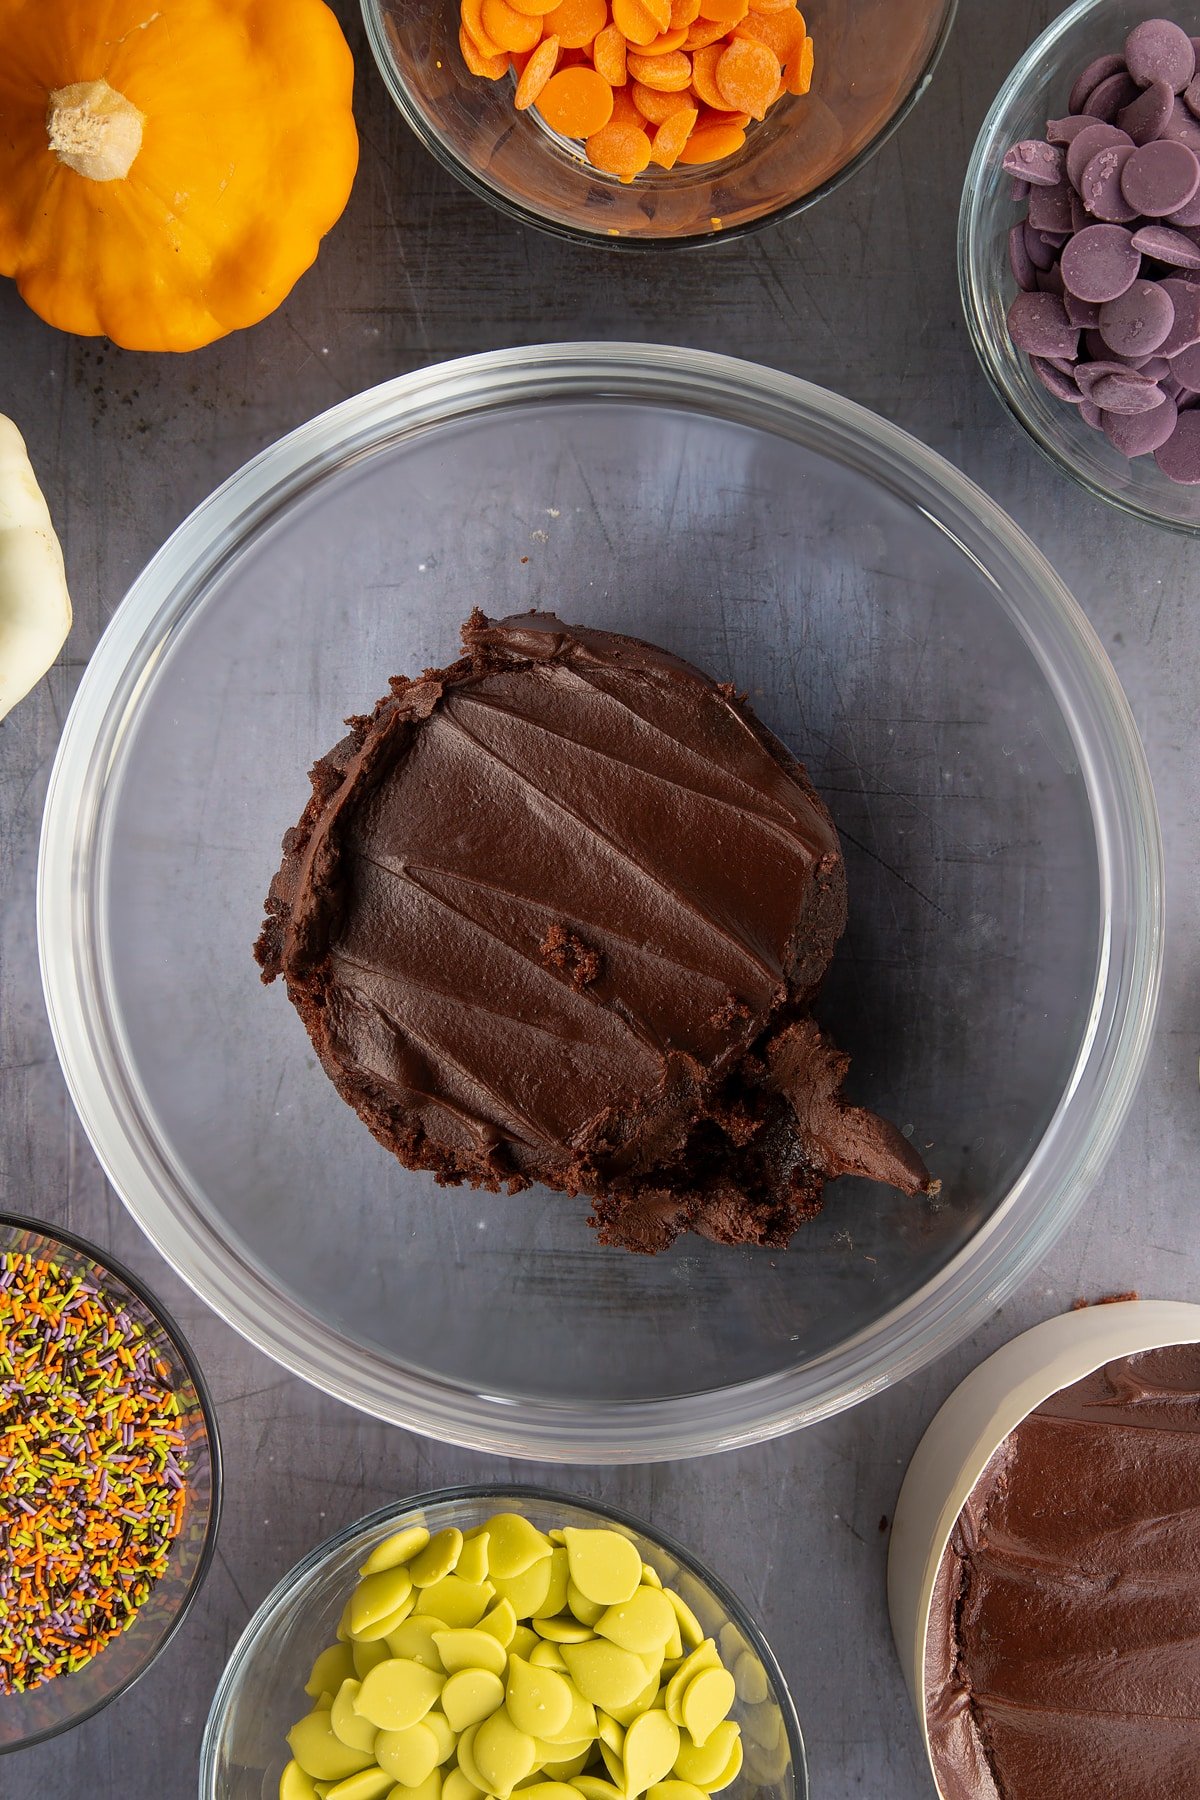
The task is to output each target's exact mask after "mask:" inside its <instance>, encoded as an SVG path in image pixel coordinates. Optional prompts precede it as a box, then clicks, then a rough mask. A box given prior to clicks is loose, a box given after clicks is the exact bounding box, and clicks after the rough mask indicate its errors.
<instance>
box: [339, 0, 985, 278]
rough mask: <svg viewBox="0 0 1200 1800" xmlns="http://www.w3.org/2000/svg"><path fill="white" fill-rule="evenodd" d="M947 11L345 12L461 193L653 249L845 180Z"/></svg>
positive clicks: (616, 242) (947, 20) (631, 6)
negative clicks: (357, 20) (353, 17)
mask: <svg viewBox="0 0 1200 1800" xmlns="http://www.w3.org/2000/svg"><path fill="white" fill-rule="evenodd" d="M955 4H956V0H856V4H855V5H853V6H848V5H846V4H844V0H559V3H558V4H556V5H552V6H549V7H548V6H547V4H546V0H515V3H514V5H513V6H509V5H508V0H432V4H422V5H417V4H415V0H362V10H363V17H364V19H365V21H366V26H367V33H368V37H369V39H370V43H371V48H372V50H373V52H374V55H375V60H376V62H377V64H378V65H379V70H380V73H381V74H382V76H383V79H384V82H385V84H386V86H387V88H388V91H389V92H390V94H391V96H392V99H393V100H394V101H395V103H396V105H397V107H398V108H399V109H400V112H401V113H402V114H403V116H404V118H405V120H406V121H407V123H408V125H409V126H410V127H411V128H412V130H413V131H414V132H415V133H416V135H417V137H418V138H420V140H421V142H422V143H423V144H424V145H425V148H426V149H427V150H429V151H431V152H432V154H433V155H434V156H436V157H437V159H438V161H439V162H441V163H442V164H443V165H444V166H445V167H446V168H447V169H449V170H450V172H451V173H452V174H453V175H456V176H457V177H458V178H459V180H460V181H462V182H464V183H465V185H466V186H467V187H469V188H470V189H471V190H472V192H473V193H475V194H478V195H479V196H480V197H481V198H483V199H485V200H488V201H490V202H491V203H492V205H493V206H498V207H499V208H500V209H501V211H503V212H506V213H508V214H510V215H511V216H512V217H514V218H517V219H520V220H521V221H522V222H523V223H524V224H527V225H536V226H538V227H540V228H541V229H542V230H544V231H549V232H552V233H554V234H555V235H556V236H559V237H567V238H573V239H575V240H577V241H583V242H589V243H594V244H604V245H609V246H612V247H613V248H616V249H626V250H655V249H662V248H663V247H664V246H665V245H672V246H687V245H697V244H705V243H716V242H719V241H721V240H722V239H725V238H728V237H731V236H734V237H736V236H739V235H740V234H742V233H744V232H747V231H751V230H754V229H756V228H757V227H759V226H762V225H766V224H768V223H770V222H771V221H773V220H777V219H782V218H786V217H788V216H790V215H791V214H793V213H797V212H800V211H802V210H803V209H804V208H805V207H808V206H812V205H813V204H814V203H815V202H816V201H818V200H820V199H821V198H822V197H823V196H824V195H825V194H828V193H830V192H832V190H833V189H834V188H836V187H838V186H839V185H840V184H841V183H842V182H843V181H845V180H847V179H848V178H849V177H850V176H852V175H853V174H854V173H855V172H856V171H857V170H858V169H859V168H861V167H862V165H863V164H864V163H865V162H866V161H867V160H868V159H869V158H870V157H871V155H873V153H874V152H875V151H876V150H877V149H878V148H879V147H880V145H882V144H884V143H886V141H887V139H888V138H889V137H890V136H891V134H892V132H893V131H895V129H896V128H897V126H898V125H899V124H900V123H901V122H902V120H903V119H905V118H906V117H907V115H908V112H909V110H910V109H911V108H912V106H913V105H914V104H915V103H916V101H917V100H918V99H919V98H920V96H921V95H922V94H923V93H924V92H925V89H926V88H927V87H928V85H929V82H930V79H931V77H932V75H933V70H934V67H935V65H936V63H937V59H938V57H939V55H940V53H941V50H942V47H943V46H944V44H945V42H946V38H947V36H948V34H949V31H950V27H951V24H952V21H953V18H954V12H955ZM518 7H519V9H520V10H518ZM485 13H486V14H487V17H486V19H485V17H484V14H485ZM664 22H665V26H666V28H665V29H663V26H664ZM489 32H491V33H496V34H498V36H499V37H500V38H502V39H505V40H506V44H507V45H508V46H512V48H511V49H509V48H507V47H505V46H500V47H501V49H502V51H503V54H502V55H501V56H499V57H493V56H491V55H488V56H485V57H484V58H483V60H482V61H481V59H480V50H481V47H482V49H483V50H485V51H488V52H492V51H495V50H496V49H497V44H496V43H495V42H493V40H492V38H491V37H490V36H489ZM729 50H732V52H733V54H732V57H730V58H728V59H727V60H726V61H725V62H724V64H722V61H721V59H722V57H723V56H724V55H725V53H726V51H729ZM772 57H774V62H773V63H772V60H771V59H772ZM614 58H615V61H614ZM664 59H665V60H664ZM722 83H723V84H724V86H723V87H722ZM764 83H765V85H761V84H764ZM715 102H720V103H721V104H720V106H719V107H718V106H716V105H714V104H713V103H715ZM727 109H728V110H727ZM737 109H741V110H737ZM660 134H661V135H660Z"/></svg>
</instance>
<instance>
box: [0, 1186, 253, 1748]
mask: <svg viewBox="0 0 1200 1800" xmlns="http://www.w3.org/2000/svg"><path fill="white" fill-rule="evenodd" d="M7 1230H15V1231H28V1232H32V1233H33V1234H34V1235H35V1236H37V1237H40V1238H42V1239H43V1240H44V1242H46V1243H47V1244H50V1245H54V1244H62V1245H63V1246H64V1247H65V1248H66V1249H68V1250H73V1251H74V1252H75V1253H76V1255H78V1256H86V1257H87V1259H88V1261H89V1262H92V1263H95V1265H96V1267H97V1268H98V1269H99V1270H101V1271H102V1272H103V1273H104V1274H106V1275H114V1276H115V1277H116V1279H117V1280H118V1281H119V1282H121V1283H122V1284H123V1285H124V1286H125V1287H127V1288H128V1289H129V1290H130V1292H131V1293H132V1294H135V1295H136V1296H137V1298H138V1299H139V1300H140V1301H141V1303H142V1305H143V1306H144V1307H145V1308H146V1311H147V1312H148V1313H150V1315H151V1316H152V1318H154V1320H155V1321H156V1322H157V1323H158V1324H159V1325H160V1326H161V1327H162V1329H163V1330H164V1331H165V1332H166V1334H167V1336H168V1337H169V1338H170V1340H171V1343H172V1345H173V1346H174V1348H175V1352H176V1354H177V1356H178V1357H179V1360H180V1362H181V1363H182V1364H183V1366H184V1368H185V1369H186V1371H187V1375H188V1379H189V1381H190V1382H191V1384H192V1386H193V1387H194V1388H195V1390H196V1397H197V1399H198V1400H199V1402H200V1414H201V1417H202V1418H203V1420H204V1435H205V1438H206V1440H207V1443H208V1460H209V1468H210V1471H211V1476H210V1479H211V1482H212V1504H211V1506H210V1507H209V1514H208V1523H207V1525H206V1526H205V1529H204V1545H203V1548H202V1549H201V1551H200V1555H199V1557H198V1558H197V1560H196V1567H195V1569H194V1570H193V1571H192V1578H191V1580H190V1581H189V1583H188V1585H187V1588H186V1590H185V1592H184V1594H183V1597H182V1599H181V1600H180V1603H179V1607H178V1610H177V1611H176V1613H175V1616H174V1618H173V1619H172V1620H171V1622H170V1624H169V1625H168V1626H167V1628H166V1630H165V1632H164V1633H163V1636H162V1637H161V1638H160V1639H159V1642H158V1643H157V1644H156V1645H155V1648H154V1650H153V1651H152V1652H151V1654H150V1655H149V1656H147V1657H146V1659H145V1661H144V1662H142V1663H140V1664H139V1666H138V1667H137V1668H136V1669H134V1670H133V1671H132V1672H131V1673H130V1674H129V1675H127V1676H126V1677H125V1680H124V1681H122V1682H120V1683H119V1685H118V1686H116V1687H115V1688H113V1690H112V1692H111V1693H109V1694H105V1695H104V1696H103V1697H102V1698H101V1699H99V1700H97V1701H95V1702H94V1703H93V1705H91V1706H89V1707H86V1708H85V1709H84V1710H83V1711H82V1712H77V1713H72V1714H71V1716H70V1718H67V1719H63V1720H61V1721H60V1723H59V1724H57V1725H48V1726H47V1727H46V1728H45V1730H43V1731H34V1732H30V1733H29V1735H28V1736H27V1737H23V1738H20V1739H19V1740H18V1741H17V1742H16V1743H12V1744H0V1756H7V1755H9V1754H11V1752H13V1751H14V1750H29V1749H31V1748H32V1747H33V1746H34V1745H35V1744H44V1743H47V1742H49V1740H50V1739H51V1738H56V1737H58V1736H59V1735H60V1733H62V1732H64V1731H73V1730H74V1729H75V1727H76V1726H77V1725H82V1724H84V1723H85V1721H86V1720H88V1719H94V1718H95V1716H96V1714H97V1713H99V1712H103V1710H104V1708H105V1707H106V1706H109V1705H111V1703H112V1702H113V1701H114V1700H118V1699H120V1697H121V1695H122V1694H127V1693H128V1692H129V1690H130V1688H131V1687H132V1686H133V1685H134V1683H135V1682H137V1681H140V1680H141V1678H142V1676H143V1675H145V1673H146V1672H147V1670H148V1669H152V1668H153V1667H154V1664H155V1663H156V1662H157V1661H158V1659H159V1657H160V1656H161V1655H162V1653H163V1651H164V1650H165V1649H166V1647H167V1645H168V1644H169V1643H170V1642H171V1640H172V1639H173V1638H174V1636H175V1634H176V1632H177V1631H178V1630H179V1628H180V1626H181V1625H182V1624H183V1621H184V1620H185V1619H186V1617H187V1615H188V1613H189V1612H190V1611H191V1609H192V1604H193V1602H194V1601H195V1599H196V1596H197V1594H198V1593H199V1592H200V1589H201V1588H202V1587H203V1586H204V1582H205V1580H206V1578H207V1576H208V1571H209V1569H210V1568H211V1567H212V1561H213V1557H214V1556H215V1555H216V1549H217V1532H218V1530H219V1527H220V1523H221V1507H222V1503H223V1500H224V1467H223V1463H222V1454H221V1434H220V1430H219V1427H218V1425H217V1414H216V1408H215V1407H214V1405H213V1401H212V1395H211V1394H210V1393H209V1390H208V1383H207V1382H206V1381H205V1379H204V1373H203V1371H202V1369H201V1368H200V1365H199V1363H198V1362H197V1360H196V1354H195V1352H194V1350H193V1349H192V1347H191V1345H190V1344H189V1342H188V1340H187V1338H186V1337H185V1336H184V1334H183V1332H182V1331H181V1330H180V1329H179V1326H178V1325H177V1324H176V1323H175V1320H174V1318H173V1317H172V1315H171V1313H169V1312H168V1310H167V1308H166V1307H165V1306H164V1305H163V1304H162V1302H161V1300H159V1299H157V1297H156V1296H155V1295H154V1293H153V1292H152V1291H151V1289H150V1288H149V1287H148V1286H147V1285H146V1283H145V1282H144V1281H143V1280H142V1278H141V1276H139V1275H135V1274H134V1273H133V1272H132V1270H130V1269H128V1268H126V1266H125V1264H124V1263H122V1262H120V1261H118V1259H117V1258H116V1257H115V1256H110V1255H109V1253H108V1251H107V1250H101V1249H100V1247H99V1245H97V1244H93V1243H92V1242H91V1241H90V1240H89V1239H88V1238H84V1237H80V1236H79V1234H78V1233H77V1232H74V1231H68V1230H67V1229H66V1228H65V1227H62V1226H58V1225H49V1224H47V1223H46V1222H45V1220H43V1219H34V1218H30V1217H29V1216H28V1215H27V1214H24V1213H14V1212H8V1211H6V1210H0V1231H7Z"/></svg>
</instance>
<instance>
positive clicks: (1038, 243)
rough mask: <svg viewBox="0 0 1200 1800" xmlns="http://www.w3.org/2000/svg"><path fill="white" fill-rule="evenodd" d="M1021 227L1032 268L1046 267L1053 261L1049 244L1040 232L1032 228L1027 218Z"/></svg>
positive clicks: (1052, 253) (1052, 252)
mask: <svg viewBox="0 0 1200 1800" xmlns="http://www.w3.org/2000/svg"><path fill="white" fill-rule="evenodd" d="M1021 229H1022V231H1023V232H1024V233H1025V248H1026V250H1028V252H1029V260H1030V262H1031V263H1032V264H1033V266H1034V268H1035V269H1048V268H1049V267H1050V265H1051V263H1052V262H1053V261H1054V251H1053V250H1052V249H1051V247H1050V245H1049V244H1047V243H1046V241H1045V239H1044V238H1043V237H1042V235H1041V233H1040V232H1038V231H1035V230H1034V229H1033V226H1032V225H1031V224H1029V222H1028V220H1026V222H1025V224H1024V225H1023V226H1022V227H1021Z"/></svg>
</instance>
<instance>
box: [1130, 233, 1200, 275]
mask: <svg viewBox="0 0 1200 1800" xmlns="http://www.w3.org/2000/svg"><path fill="white" fill-rule="evenodd" d="M1133 242H1134V245H1135V247H1136V248H1137V249H1138V250H1140V251H1141V253H1142V255H1143V256H1152V257H1154V259H1155V261H1156V262H1163V263H1169V264H1170V265H1171V267H1172V268H1173V269H1200V244H1196V243H1193V241H1192V239H1191V238H1190V237H1185V236H1184V234H1183V232H1182V231H1173V230H1172V229H1171V227H1170V226H1169V225H1143V226H1142V228H1141V230H1140V231H1135V232H1134V234H1133Z"/></svg>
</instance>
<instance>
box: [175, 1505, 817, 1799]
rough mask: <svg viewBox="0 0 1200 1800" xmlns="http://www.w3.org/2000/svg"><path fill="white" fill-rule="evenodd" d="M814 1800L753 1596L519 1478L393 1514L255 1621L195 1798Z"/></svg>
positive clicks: (302, 1569) (211, 1723)
mask: <svg viewBox="0 0 1200 1800" xmlns="http://www.w3.org/2000/svg"><path fill="white" fill-rule="evenodd" d="M710 1794H721V1795H726V1796H728V1797H729V1800H807V1797H808V1777H807V1770H806V1765H805V1758H804V1743H803V1739H802V1737H801V1733H800V1725H799V1722H798V1720H797V1718H796V1711H795V1708H794V1706H793V1704H792V1700H791V1696H790V1695H789V1693H788V1690H787V1685H786V1683H785V1681H784V1679H783V1676H782V1674H781V1673H780V1670H779V1667H778V1664H777V1663H776V1661H775V1658H774V1656H773V1655H772V1653H771V1650H770V1648H769V1647H768V1645H767V1643H766V1641H765V1639H764V1638H763V1636H762V1633H761V1632H760V1631H759V1629H758V1627H757V1625H756V1624H755V1623H754V1621H753V1620H752V1619H751V1618H750V1617H749V1615H748V1614H747V1612H746V1610H745V1608H744V1607H743V1606H742V1605H741V1603H740V1602H739V1601H738V1600H737V1599H736V1598H735V1596H734V1595H733V1594H731V1593H730V1592H729V1590H728V1589H727V1588H725V1587H724V1586H723V1585H722V1584H721V1582H720V1581H718V1580H717V1579H716V1577H715V1576H713V1575H711V1574H710V1573H709V1572H708V1571H707V1570H706V1569H704V1568H703V1567H702V1566H701V1565H700V1564H699V1563H698V1562H697V1561H696V1559H695V1558H694V1557H692V1556H690V1555H689V1554H688V1552H687V1551H685V1550H683V1549H681V1548H680V1547H679V1546H678V1545H676V1544H674V1543H672V1542H671V1541H670V1539H668V1538H666V1537H664V1536H663V1535H662V1534H661V1533H659V1532H657V1531H654V1530H652V1529H651V1528H650V1527H649V1526H647V1525H644V1524H640V1523H638V1521H636V1520H634V1519H631V1518H628V1517H626V1516H625V1515H623V1514H622V1513H619V1512H616V1511H613V1510H610V1509H607V1508H602V1507H598V1506H593V1505H584V1504H582V1503H581V1502H579V1501H577V1500H572V1499H570V1498H569V1497H567V1496H566V1495H559V1494H553V1493H548V1492H545V1491H544V1490H542V1489H538V1488H529V1487H482V1488H453V1489H445V1490H443V1491H441V1492H439V1493H435V1494H429V1495H426V1496H424V1497H423V1498H420V1499H417V1500H413V1501H410V1502H406V1503H405V1504H403V1505H401V1506H398V1507H387V1508H384V1509H383V1510H382V1511H380V1512H375V1513H372V1514H370V1515H369V1516H368V1517H367V1518H365V1519H360V1520H359V1521H358V1523H357V1524H354V1525H351V1526H348V1527H347V1528H346V1530H345V1531H342V1532H340V1533H339V1534H338V1535H337V1536H336V1537H334V1538H331V1539H329V1541H328V1542H326V1543H324V1544H321V1545H319V1546H318V1547H317V1548H316V1549H315V1550H313V1551H311V1552H310V1553H309V1555H308V1556H306V1557H305V1558H304V1560H303V1561H302V1562H300V1563H298V1564H297V1566H296V1567H295V1568H294V1569H293V1570H292V1571H291V1573H290V1574H288V1575H287V1576H285V1577H284V1579H283V1580H282V1581H281V1582H280V1583H279V1586H278V1587H277V1588H276V1589H275V1591H274V1593H272V1594H270V1595H269V1596H268V1597H267V1599H266V1600H265V1601H264V1602H263V1604H262V1605H261V1606H260V1607H259V1609H258V1611H257V1613H256V1614H255V1615H254V1617H253V1619H251V1621H250V1624H249V1625H248V1626H247V1628H246V1631H245V1632H244V1634H243V1636H242V1639H241V1641H240V1643H239V1644H238V1645H237V1647H236V1649H235V1650H234V1652H233V1655H232V1657H231V1658H230V1661H229V1664H228V1667H227V1668H226V1670H225V1674H224V1676H223V1677H222V1679H221V1683H220V1686H219V1687H218V1689H217V1693H216V1696H215V1698H214V1700H213V1704H212V1710H211V1712H210V1714H209V1718H208V1725H207V1728H206V1730H205V1734H204V1743H203V1747H202V1749H201V1755H200V1800H275V1796H276V1795H278V1797H279V1800H480V1796H484V1795H486V1796H491V1797H492V1800H510V1796H511V1797H513V1800H516V1797H517V1796H519V1797H520V1800H643V1797H644V1800H705V1797H706V1796H707V1795H710Z"/></svg>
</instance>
